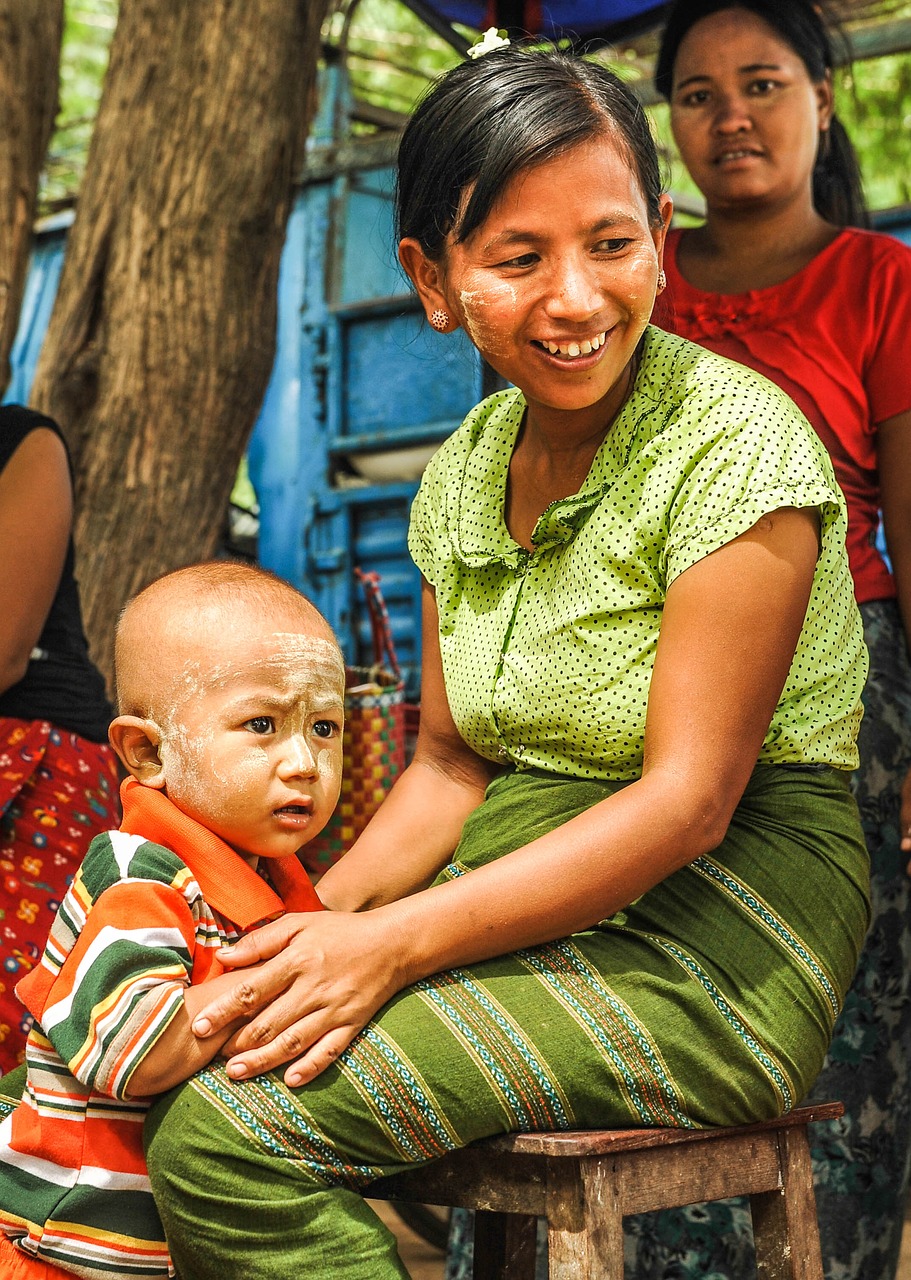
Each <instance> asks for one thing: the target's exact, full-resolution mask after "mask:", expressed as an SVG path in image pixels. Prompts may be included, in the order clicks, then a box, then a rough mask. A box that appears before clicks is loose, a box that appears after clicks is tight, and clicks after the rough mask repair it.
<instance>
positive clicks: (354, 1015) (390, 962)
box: [193, 909, 407, 1086]
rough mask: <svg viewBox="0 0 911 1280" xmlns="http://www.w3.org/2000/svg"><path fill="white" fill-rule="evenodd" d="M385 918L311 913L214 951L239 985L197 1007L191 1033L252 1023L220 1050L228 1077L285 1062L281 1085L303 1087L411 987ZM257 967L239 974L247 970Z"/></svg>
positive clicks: (375, 913) (208, 1032)
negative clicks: (398, 961)
mask: <svg viewBox="0 0 911 1280" xmlns="http://www.w3.org/2000/svg"><path fill="white" fill-rule="evenodd" d="M387 915H388V912H387V910H385V909H381V910H379V911H366V912H362V913H358V914H354V913H348V912H335V911H315V912H312V913H306V914H292V915H286V916H283V917H282V918H281V919H280V920H275V921H273V923H272V924H267V925H264V926H263V928H261V929H258V930H257V931H256V932H255V933H251V934H248V935H247V936H246V937H244V938H242V939H241V940H240V941H239V942H237V943H235V944H234V945H233V946H232V947H230V948H229V949H226V950H225V951H223V952H220V953H219V956H218V958H219V961H220V962H221V963H222V964H224V965H225V967H226V968H233V969H236V970H238V974H237V985H236V986H235V987H234V988H233V989H232V990H231V991H229V992H227V993H226V994H224V995H221V996H219V997H218V998H217V999H215V1000H213V1001H212V1003H211V1004H209V1005H206V1006H204V1007H203V1009H202V1010H200V1012H199V1014H198V1015H197V1016H196V1018H195V1019H194V1021H193V1032H194V1034H195V1035H196V1036H198V1037H199V1038H201V1039H204V1038H205V1037H207V1036H209V1035H214V1034H215V1033H216V1032H218V1031H219V1030H223V1029H224V1028H225V1027H227V1026H229V1025H230V1024H231V1023H232V1022H233V1021H235V1020H236V1019H237V1018H238V1017H245V1018H249V1019H250V1020H249V1021H248V1022H247V1023H246V1025H245V1026H244V1027H242V1028H241V1029H240V1030H239V1031H238V1032H236V1033H235V1034H234V1035H233V1036H232V1037H231V1039H230V1040H229V1041H228V1042H227V1043H226V1044H225V1046H224V1048H223V1050H222V1052H223V1054H224V1055H225V1056H226V1057H227V1058H228V1063H227V1072H228V1075H229V1076H231V1078H232V1079H234V1080H243V1079H246V1078H248V1077H250V1076H255V1075H260V1074H261V1073H262V1072H264V1071H271V1070H273V1069H274V1068H275V1067H278V1066H280V1065H281V1064H282V1063H286V1062H288V1061H289V1060H293V1061H291V1064H290V1066H289V1067H288V1068H287V1070H286V1071H285V1073H284V1080H285V1083H286V1084H287V1085H290V1086H296V1085H301V1084H307V1083H308V1082H309V1081H310V1080H313V1079H314V1078H315V1077H316V1076H318V1075H319V1074H320V1072H321V1071H324V1070H325V1069H326V1067H328V1066H329V1065H330V1064H331V1063H332V1062H334V1061H335V1059H336V1058H337V1057H338V1056H339V1054H340V1053H342V1052H343V1050H344V1049H346V1048H347V1046H348V1045H349V1044H350V1043H351V1041H352V1040H353V1039H354V1037H355V1036H356V1035H357V1033H358V1032H359V1031H360V1030H361V1028H362V1027H363V1026H364V1025H365V1024H366V1023H367V1022H369V1020H370V1019H371V1018H372V1017H373V1015H374V1014H375V1013H376V1011H377V1010H378V1009H379V1008H381V1007H382V1005H384V1004H385V1003H386V1001H387V1000H389V999H391V997H392V996H394V995H395V994H396V992H397V991H399V990H401V988H402V987H404V986H406V985H407V979H406V978H405V977H404V976H403V975H402V974H401V970H400V969H399V967H398V966H397V964H396V962H395V957H396V955H397V954H400V950H401V949H400V947H397V946H396V944H395V942H394V941H393V938H392V936H391V930H390V927H389V921H388V919H387ZM260 961H265V962H266V963H264V964H261V965H260V967H259V969H258V971H257V972H256V973H255V974H250V975H249V976H245V975H244V972H243V969H244V967H245V966H247V965H253V964H257V963H258V962H260Z"/></svg>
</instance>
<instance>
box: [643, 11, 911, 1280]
mask: <svg viewBox="0 0 911 1280" xmlns="http://www.w3.org/2000/svg"><path fill="white" fill-rule="evenodd" d="M832 64H833V59H832V50H831V46H830V42H829V38H828V36H827V33H826V30H825V27H824V26H823V23H822V20H821V18H820V15H819V12H818V9H817V8H816V7H814V6H813V5H812V4H811V3H809V2H808V0H739V2H738V3H737V4H735V5H732V4H731V3H730V0H677V3H676V4H675V5H674V7H673V8H672V10H671V13H670V16H669V19H668V23H667V26H666V28H665V33H664V37H663V42H662V47H661V52H660V55H659V60H658V67H657V73H656V81H657V85H658V88H659V90H660V91H661V93H662V94H663V95H664V96H665V97H666V98H667V99H668V101H669V102H670V105H671V125H672V128H673V132H674V137H675V139H676V142H677V145H678V147H679V149H680V154H681V156H682V159H683V161H684V163H685V164H686V166H687V169H688V170H689V172H690V174H691V175H692V177H693V179H694V181H695V182H696V184H697V186H698V187H699V189H700V190H701V191H702V193H703V195H704V196H705V201H706V217H705V222H704V223H703V225H702V226H699V227H695V228H693V229H690V230H684V231H680V230H677V231H672V232H671V233H670V234H669V236H668V239H667V244H666V248H665V258H664V265H665V270H666V272H667V279H668V289H667V292H666V295H665V297H664V298H663V299H662V310H661V313H660V314H659V315H656V317H655V318H656V319H657V320H658V322H659V323H661V324H663V325H664V326H665V327H666V328H670V329H672V330H674V331H675V332H677V333H680V334H682V335H683V336H685V337H687V338H691V339H692V340H693V341H695V342H699V343H702V344H703V345H704V346H707V347H710V348H711V349H712V350H713V351H717V352H719V353H721V354H722V355H726V356H729V357H731V358H732V359H734V360H737V361H740V362H741V363H743V364H747V365H750V366H751V367H752V368H754V369H756V370H758V371H759V372H760V373H763V374H765V375H766V377H768V378H770V379H772V380H773V381H774V382H776V383H778V385H779V386H780V387H782V388H783V389H784V390H785V391H787V392H788V394H789V395H790V396H791V397H792V398H793V399H794V400H795V401H796V402H797V404H798V405H799V406H800V408H801V409H802V410H803V412H804V413H805V414H806V416H807V417H808V418H809V420H810V422H811V423H812V424H813V426H814V427H815V428H816V430H817V431H818V433H819V435H820V436H821V438H822V440H823V441H824V443H825V444H826V446H827V448H828V450H829V452H830V454H831V456H832V461H833V464H834V467H835V472H836V475H837V477H838V479H839V482H840V484H841V486H842V489H843V490H844V494H845V497H846V499H847V503H848V512H849V526H850V527H849V532H848V553H849V558H850V562H851V569H852V573H853V576H854V581H855V588H856V595H857V599H858V602H859V603H860V606H861V611H862V613H863V617H864V625H865V632H866V639H867V643H868V646H869V648H870V654H871V669H870V679H869V684H868V687H867V691H866V695H865V718H864V722H863V725H862V728H861V735H860V741H859V747H860V754H861V768H860V770H859V772H858V774H857V775H856V794H857V799H858V802H859V805H860V809H861V817H862V819H863V823H864V829H865V834H866V839H867V845H868V848H869V851H870V855H871V862H872V880H873V908H874V919H873V924H872V926H871V929H870V932H869V935H868V938H867V944H866V948H865V950H864V953H863V956H862V958H861V962H860V966H859V969H858V973H857V976H856V978H855V982H854V986H853V988H852V991H851V993H850V994H849V996H848V1000H847V1003H846V1006H845V1010H844V1013H843V1015H842V1017H841V1019H840V1020H839V1023H838V1025H837V1027H836V1032H835V1039H834V1041H833V1044H832V1048H831V1051H830V1055H829V1059H828V1061H827V1065H826V1068H825V1069H824V1070H823V1073H822V1075H821V1077H820V1079H819V1081H818V1083H817V1086H816V1090H815V1092H816V1096H818V1097H823V1096H824V1097H830V1098H840V1099H842V1100H843V1101H844V1103H845V1107H846V1116H845V1119H844V1121H843V1122H840V1123H839V1124H837V1125H830V1126H819V1127H818V1128H817V1130H816V1149H815V1151H814V1160H815V1172H816V1184H817V1201H818V1207H819V1214H820V1223H821V1230H822V1238H823V1256H824V1260H825V1264H826V1275H827V1277H829V1278H830V1280H831V1278H833V1277H835V1276H851V1277H852V1280H873V1278H874V1277H875V1278H876V1280H885V1278H886V1277H891V1276H894V1274H895V1267H896V1263H897V1258H898V1250H899V1246H900V1238H901V1229H902V1223H903V1218H904V1206H905V1202H906V1199H907V1178H908V1173H907V1163H908V1152H909V1144H911V882H909V880H908V876H907V875H906V869H905V864H906V863H907V861H908V854H909V851H911V783H909V778H908V774H909V768H911V671H909V660H908V644H909V637H911V465H909V461H908V460H909V458H911V360H909V355H911V351H909V337H908V335H909V334H911V250H909V249H908V248H906V247H905V246H903V245H901V244H900V243H899V242H898V241H896V240H894V239H893V238H892V237H890V236H886V235H879V234H875V233H873V232H870V231H867V230H862V229H858V228H859V227H862V226H863V225H864V224H865V223H866V215H865V212H864V209H863V203H862V197H861V192H860V181H859V175H858V170H857V164H856V160H855V158H854V154H853V151H852V149H851V146H850V143H849V141H848V139H847V136H846V134H845V132H844V130H843V128H842V127H841V125H840V124H839V122H838V120H837V119H836V117H835V113H834V103H833V92H832V80H831V68H832ZM880 513H881V514H882V523H883V528H884V533H885V540H886V546H887V550H888V561H887V560H886V559H884V557H883V555H882V554H881V552H880V549H879V547H878V546H877V542H876V535H877V530H878V527H879V521H880ZM903 798H904V799H903ZM824 1128H825V1129H826V1130H827V1131H825V1132H823V1129H824ZM709 1212H710V1211H707V1214H708V1213H709ZM722 1212H723V1211H722ZM739 1221H740V1219H739V1216H738V1211H737V1210H736V1209H735V1210H734V1211H733V1219H730V1218H729V1219H728V1222H727V1226H728V1228H730V1229H729V1230H728V1231H727V1233H725V1232H724V1231H723V1230H722V1220H719V1221H718V1222H716V1223H715V1224H714V1225H712V1224H710V1222H709V1220H708V1218H706V1219H704V1220H702V1221H700V1225H699V1232H700V1236H701V1237H702V1239H703V1242H704V1244H705V1249H707V1250H708V1253H709V1254H711V1255H712V1256H711V1257H709V1256H708V1255H707V1254H706V1253H705V1252H703V1253H702V1254H700V1256H699V1258H698V1260H696V1261H693V1263H692V1265H693V1266H694V1268H695V1270H694V1271H693V1272H692V1273H690V1272H689V1271H687V1270H686V1268H685V1265H683V1264H681V1266H682V1269H681V1270H680V1272H679V1274H680V1275H681V1276H684V1275H687V1276H688V1275H690V1274H693V1275H697V1274H698V1275H704V1274H705V1272H706V1270H710V1271H711V1272H712V1274H713V1275H715V1274H718V1275H724V1274H726V1273H727V1274H738V1273H739V1271H738V1269H739V1266H740V1262H739V1257H740V1250H741V1247H742V1245H743V1238H744V1236H745V1235H746V1231H745V1229H744V1231H743V1232H738V1230H737V1227H738V1223H739ZM654 1229H655V1228H654V1227H650V1228H648V1229H647V1230H648V1231H649V1232H651V1231H652V1230H654ZM657 1229H658V1231H659V1233H660V1235H661V1236H662V1238H663V1240H664V1242H665V1247H666V1248H671V1249H672V1250H673V1256H674V1258H675V1260H678V1261H679V1253H678V1252H677V1250H678V1249H679V1248H681V1242H680V1223H679V1219H678V1221H677V1223H676V1226H674V1225H673V1224H672V1223H671V1222H670V1221H669V1220H664V1221H663V1222H662V1223H661V1224H660V1225H659V1227H658V1228H657ZM643 1230H646V1229H645V1228H643ZM725 1234H726V1239H723V1238H722V1237H723V1236H724V1235H725ZM738 1234H739V1235H740V1237H741V1238H740V1241H739V1243H738V1240H737V1236H738ZM689 1235H690V1242H691V1243H692V1241H693V1240H694V1236H693V1232H692V1230H690V1232H689ZM654 1243H655V1242H654V1240H653V1239H651V1240H649V1242H648V1249H647V1251H648V1252H649V1254H650V1255H651V1251H652V1248H653V1246H654ZM645 1251H646V1250H645V1246H644V1244H643V1243H642V1242H641V1241H640V1244H639V1253H640V1258H641V1255H642V1254H643V1252H645ZM690 1257H691V1259H692V1257H693V1255H692V1254H691V1255H690ZM658 1265H659V1272H660V1265H661V1264H658ZM660 1273H661V1274H663V1272H660ZM651 1274H657V1273H655V1272H652V1271H651V1270H650V1268H649V1267H644V1266H640V1268H639V1270H638V1271H637V1272H636V1275H637V1280H639V1278H640V1277H645V1276H646V1275H651ZM675 1274H676V1273H675Z"/></svg>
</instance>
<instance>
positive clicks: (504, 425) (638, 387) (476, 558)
mask: <svg viewBox="0 0 911 1280" xmlns="http://www.w3.org/2000/svg"><path fill="white" fill-rule="evenodd" d="M654 341H655V337H654V331H653V330H652V329H651V328H649V329H647V330H646V333H645V336H644V338H643V346H642V359H641V361H640V365H639V369H638V372H637V374H636V379H635V382H634V384H633V387H632V389H631V391H630V394H629V396H628V397H627V399H626V402H625V403H624V405H623V406H622V408H621V409H620V412H619V413H618V414H617V417H616V419H615V420H614V422H613V424H612V426H611V428H610V430H609V431H608V433H607V435H606V436H605V438H604V440H603V441H602V443H601V445H600V446H599V448H598V452H597V453H596V454H595V456H594V458H593V460H592V464H591V467H590V468H589V472H588V475H587V476H586V478H585V480H584V482H583V484H582V486H581V488H580V489H579V491H578V493H575V494H571V495H570V496H568V497H566V498H561V499H560V500H559V501H558V502H553V503H551V505H550V506H549V507H548V508H547V509H546V510H545V511H544V512H542V514H541V516H540V518H539V519H538V522H537V524H536V525H535V527H534V530H533V532H532V537H531V540H532V543H533V544H534V551H528V550H527V549H526V548H525V547H522V546H520V545H519V544H518V543H517V542H515V540H514V539H513V538H512V536H511V535H510V533H509V530H508V529H507V527H506V522H505V519H504V507H505V499H506V484H507V478H508V474H509V463H510V460H511V458H512V453H513V449H514V448H515V443H516V439H517V437H518V434H519V429H520V427H521V425H522V420H523V418H524V415H525V407H526V406H525V398H524V396H523V395H522V393H521V392H520V391H518V390H515V389H511V390H509V391H504V392H501V393H500V394H499V395H498V396H497V397H496V398H495V403H494V405H493V406H492V408H491V409H490V410H489V412H487V413H486V414H485V415H484V416H483V418H482V419H481V423H480V426H479V427H478V429H477V430H476V432H475V434H474V436H473V437H472V439H471V441H470V445H469V448H468V452H467V457H466V458H465V461H464V465H463V469H462V473H461V476H460V477H459V492H458V497H457V507H456V518H455V520H454V522H453V527H452V530H451V538H452V544H453V550H454V552H455V554H456V557H457V558H458V559H459V560H460V561H461V562H462V563H463V564H465V565H466V566H468V567H469V568H480V567H482V566H484V565H488V564H492V563H499V564H502V565H504V566H505V567H506V568H508V569H512V570H514V571H516V572H520V571H521V570H522V569H524V567H525V565H526V564H527V563H528V561H529V559H531V558H532V556H533V555H536V554H538V553H539V552H541V551H545V550H547V549H548V548H550V547H554V546H559V545H560V544H563V543H567V542H570V541H571V540H572V539H573V538H574V537H575V536H576V534H577V533H578V531H579V529H581V528H582V526H583V525H584V524H585V522H586V520H587V519H588V518H589V516H590V515H591V513H592V512H593V511H594V510H595V508H596V507H597V506H598V505H599V503H600V502H601V500H602V499H603V498H604V496H605V494H606V493H607V492H608V490H609V489H610V488H611V487H612V486H613V484H614V483H615V481H616V480H617V477H618V476H619V475H620V473H621V472H622V470H623V469H624V467H625V466H626V464H627V462H628V461H629V458H630V455H631V452H632V449H633V446H634V444H635V441H636V439H637V435H638V432H639V428H640V426H641V424H642V423H643V421H645V420H646V419H648V418H650V417H652V416H653V413H654V408H655V403H656V398H657V396H656V388H655V387H654V386H653V385H652V380H651V377H650V372H649V354H650V348H651V346H652V345H653V343H654Z"/></svg>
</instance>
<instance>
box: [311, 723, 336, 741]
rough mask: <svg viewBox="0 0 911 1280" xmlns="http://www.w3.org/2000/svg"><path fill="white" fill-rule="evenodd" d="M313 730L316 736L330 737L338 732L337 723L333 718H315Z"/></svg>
mask: <svg viewBox="0 0 911 1280" xmlns="http://www.w3.org/2000/svg"><path fill="white" fill-rule="evenodd" d="M313 732H314V733H315V734H316V736H317V737H318V738H331V737H332V736H333V735H334V734H336V733H338V725H337V724H336V723H335V721H334V720H317V721H316V722H315V723H314V725H313Z"/></svg>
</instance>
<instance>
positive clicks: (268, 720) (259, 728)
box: [243, 716, 275, 733]
mask: <svg viewBox="0 0 911 1280" xmlns="http://www.w3.org/2000/svg"><path fill="white" fill-rule="evenodd" d="M243 727H244V728H245V729H249V730H250V732H251V733H273V732H274V730H275V724H274V722H273V720H272V717H271V716H254V717H253V719H252V720H245V721H244V725H243Z"/></svg>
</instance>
